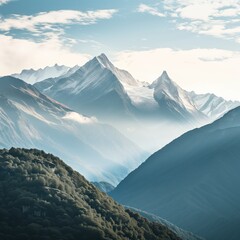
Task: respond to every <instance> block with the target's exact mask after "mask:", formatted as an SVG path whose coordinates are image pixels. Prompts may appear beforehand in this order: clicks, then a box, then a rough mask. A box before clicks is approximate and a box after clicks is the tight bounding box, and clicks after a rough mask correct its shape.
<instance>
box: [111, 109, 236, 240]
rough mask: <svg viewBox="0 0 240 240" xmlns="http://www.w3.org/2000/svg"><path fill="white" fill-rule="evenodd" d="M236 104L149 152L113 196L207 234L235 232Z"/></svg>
mask: <svg viewBox="0 0 240 240" xmlns="http://www.w3.org/2000/svg"><path fill="white" fill-rule="evenodd" d="M239 169H240V107H238V108H236V109H234V110H232V111H230V112H229V113H227V114H226V115H224V117H222V118H220V119H219V120H217V121H215V122H214V123H212V124H210V125H207V126H205V127H202V128H199V129H195V130H193V131H190V132H188V133H186V134H184V135H183V136H181V137H180V138H178V139H176V140H174V141H173V142H171V143H170V144H168V145H167V146H166V147H164V148H163V149H161V150H160V151H158V152H156V153H154V154H153V155H152V156H151V157H150V158H149V159H148V160H147V161H146V162H144V163H143V164H142V165H141V166H140V167H139V168H137V169H136V170H135V171H133V172H132V173H131V174H129V175H128V176H127V178H125V179H124V180H123V181H122V182H121V183H120V184H119V185H118V186H117V188H116V189H114V190H113V192H112V194H111V195H112V196H113V197H114V198H115V199H116V200H117V201H119V202H120V203H123V204H125V205H127V206H132V207H136V208H138V209H142V210H145V211H147V212H150V213H153V214H156V215H159V216H161V217H163V218H164V219H167V220H168V221H170V222H172V223H174V224H176V225H177V226H179V227H181V228H183V229H186V230H189V231H191V232H193V233H196V234H198V235H200V236H203V237H206V239H211V240H215V239H216V240H217V239H218V240H225V239H228V240H237V239H239V238H240V230H239V227H238V226H239V222H240V205H239V202H240V188H239V182H240V175H239Z"/></svg>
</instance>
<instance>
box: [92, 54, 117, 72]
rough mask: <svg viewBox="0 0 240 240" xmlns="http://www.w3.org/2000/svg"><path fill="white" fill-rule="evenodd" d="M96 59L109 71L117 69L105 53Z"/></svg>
mask: <svg viewBox="0 0 240 240" xmlns="http://www.w3.org/2000/svg"><path fill="white" fill-rule="evenodd" d="M96 59H97V60H98V62H99V63H100V64H101V65H102V66H103V67H105V68H108V69H113V68H115V67H114V65H113V64H112V63H111V62H110V60H109V59H108V57H107V56H106V55H105V54H104V53H102V54H100V55H99V56H97V57H96Z"/></svg>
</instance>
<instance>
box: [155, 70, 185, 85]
mask: <svg viewBox="0 0 240 240" xmlns="http://www.w3.org/2000/svg"><path fill="white" fill-rule="evenodd" d="M150 87H151V88H159V87H165V88H166V87H167V88H173V87H174V88H180V87H178V86H177V84H176V83H175V82H173V81H172V79H171V78H170V77H169V75H168V73H167V72H166V71H163V73H162V75H161V76H160V77H159V78H158V79H156V80H155V81H154V82H153V83H152V84H151V86H150Z"/></svg>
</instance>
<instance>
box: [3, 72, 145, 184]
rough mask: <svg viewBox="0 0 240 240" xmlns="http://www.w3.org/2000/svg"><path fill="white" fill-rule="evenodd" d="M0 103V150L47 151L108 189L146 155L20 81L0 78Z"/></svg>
mask: <svg viewBox="0 0 240 240" xmlns="http://www.w3.org/2000/svg"><path fill="white" fill-rule="evenodd" d="M0 100H1V101H0V146H1V147H5V148H9V147H12V146H14V147H27V148H40V149H43V150H45V151H48V152H52V153H54V154H56V155H58V156H60V157H64V158H65V159H66V160H67V162H68V163H69V164H70V165H71V166H72V167H74V168H75V169H76V170H79V171H81V173H82V174H83V175H84V176H85V177H87V178H88V179H89V180H91V181H106V182H109V183H111V184H113V185H116V184H117V183H118V182H119V181H120V180H122V179H123V178H124V177H125V176H126V175H127V174H128V173H129V172H130V171H131V170H133V169H134V168H135V167H137V166H138V165H139V164H140V163H141V161H143V160H144V156H146V155H145V154H143V150H141V149H140V148H139V147H137V146H136V145H135V144H134V143H133V142H131V141H130V140H129V139H127V138H126V137H125V136H123V135H122V134H121V133H119V132H118V131H117V130H116V129H114V128H113V127H111V126H109V125H107V124H102V123H101V122H99V121H98V120H96V119H95V118H90V117H87V116H85V115H81V114H79V113H77V112H74V111H73V110H71V109H70V108H68V107H66V106H64V105H62V104H60V103H59V102H56V101H55V100H53V99H51V98H49V97H47V96H45V95H43V94H41V93H40V92H39V91H38V90H37V89H36V88H35V87H34V86H32V85H30V84H27V83H25V82H24V81H22V80H20V79H16V78H14V77H3V78H0ZM110 145H111V148H110V147H109V146H110Z"/></svg>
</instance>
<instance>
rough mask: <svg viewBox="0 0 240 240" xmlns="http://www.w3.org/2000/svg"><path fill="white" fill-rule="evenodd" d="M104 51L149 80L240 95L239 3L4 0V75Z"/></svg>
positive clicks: (0, 56)
mask: <svg viewBox="0 0 240 240" xmlns="http://www.w3.org/2000/svg"><path fill="white" fill-rule="evenodd" d="M102 52H104V53H105V54H106V55H107V56H108V57H109V59H110V60H111V61H112V62H113V63H114V64H115V65H116V66H118V67H120V68H124V69H126V70H128V71H129V72H130V73H132V75H133V76H134V77H136V78H137V79H139V80H143V81H148V82H152V81H153V80H155V79H156V78H157V77H158V76H159V75H160V74H161V72H162V71H163V70H167V71H168V73H169V75H170V77H171V78H172V79H173V80H174V81H175V82H177V83H178V84H179V85H180V86H182V87H183V88H185V89H187V90H195V91H196V92H199V93H204V92H213V93H215V94H217V95H219V96H222V97H225V98H227V99H233V100H240V94H239V90H240V79H239V76H240V0H162V1H161V0H148V1H144V0H142V1H139V0H128V1H127V0H101V1H99V0H95V1H91V0H0V75H1V76H3V75H7V74H11V73H15V72H20V71H21V70H22V69H29V68H34V69H38V68H40V67H45V66H46V65H54V64H55V63H58V64H64V65H67V66H74V65H76V64H78V65H82V64H84V63H85V62H86V61H88V60H89V59H91V58H92V57H93V56H96V55H99V54H101V53H102Z"/></svg>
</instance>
